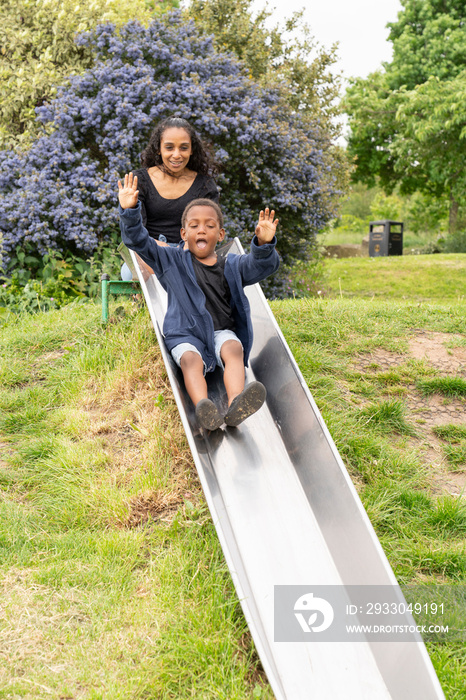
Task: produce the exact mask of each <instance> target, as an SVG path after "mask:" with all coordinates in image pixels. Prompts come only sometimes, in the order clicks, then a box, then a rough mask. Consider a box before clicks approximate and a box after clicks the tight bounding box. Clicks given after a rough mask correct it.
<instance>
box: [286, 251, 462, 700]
mask: <svg viewBox="0 0 466 700" xmlns="http://www.w3.org/2000/svg"><path fill="white" fill-rule="evenodd" d="M332 264H333V263H332ZM345 265H347V270H348V276H351V275H353V276H354V278H353V277H351V279H350V281H349V284H354V281H355V279H358V278H359V273H360V270H361V268H360V266H359V261H358V260H355V261H354V267H352V265H353V261H352V260H351V261H348V260H347V261H345ZM421 276H422V273H421ZM415 279H416V281H417V277H416V278H415ZM380 285H381V286H382V287H384V285H385V281H384V280H383V279H381V281H380ZM272 306H273V310H274V313H275V316H276V318H277V320H278V322H279V325H280V326H281V328H282V330H283V331H284V333H285V336H286V338H287V340H288V343H289V345H290V347H291V349H292V351H293V354H294V355H295V357H296V359H297V361H298V364H299V366H300V368H301V370H302V372H303V374H304V376H305V379H306V382H307V384H308V385H309V387H310V389H311V392H312V394H313V396H314V398H315V400H316V402H317V405H318V406H319V409H320V411H321V412H322V415H323V417H324V420H325V421H326V424H327V426H328V428H329V430H330V433H331V435H332V437H333V439H334V441H335V443H336V446H337V448H338V451H339V452H340V454H341V456H342V458H343V461H344V462H345V464H346V466H347V468H348V470H349V473H350V475H351V477H352V479H353V482H354V483H355V484H356V486H357V488H358V491H359V494H360V496H361V498H362V501H363V503H364V506H365V508H366V511H367V513H368V515H369V517H370V519H371V522H372V524H373V526H374V527H375V530H376V532H377V535H378V537H379V539H380V542H381V544H382V546H383V548H384V550H385V553H386V554H387V557H388V559H389V561H390V563H391V565H392V567H393V569H394V572H395V574H396V576H397V578H398V580H399V581H400V583H401V584H402V585H404V586H408V585H409V586H411V585H413V584H416V585H421V584H422V585H425V584H431V585H433V586H435V587H436V589H437V590H438V586H439V585H443V586H444V587H445V591H447V590H448V587H449V586H458V585H459V586H463V587H464V583H465V582H466V547H465V538H466V501H465V498H464V491H463V496H461V495H455V494H452V493H449V492H448V491H445V490H444V489H443V488H442V487H439V484H441V483H442V479H444V478H445V476H447V475H448V474H450V473H453V472H456V474H457V475H458V476H461V475H465V468H464V467H465V465H464V462H462V461H461V460H462V459H464V445H466V439H465V438H466V419H464V415H465V413H464V411H465V408H466V401H465V397H464V394H463V393H462V391H458V390H455V392H454V393H453V392H452V391H451V387H452V386H454V387H457V386H459V385H461V386H462V382H460V383H459V384H457V382H456V378H457V377H456V370H455V376H448V368H447V367H445V368H444V370H443V371H440V370H438V369H436V368H435V367H434V366H433V365H431V364H429V362H428V361H427V360H416V359H414V358H413V357H412V356H411V354H410V350H409V348H410V345H409V343H410V340H411V339H412V338H413V336H415V335H416V333H417V332H419V331H420V330H422V332H423V333H424V334H426V333H427V334H428V333H432V334H442V337H443V338H444V344H445V347H448V348H450V349H451V350H452V351H453V349H454V348H459V349H462V347H463V345H462V341H461V338H462V337H464V334H465V331H466V321H465V319H466V303H465V302H464V301H463V300H458V299H455V300H452V301H450V302H444V303H439V302H438V301H437V300H435V299H434V300H433V301H430V302H427V301H426V300H424V301H422V302H417V303H413V302H412V301H407V300H403V299H400V298H398V299H393V300H389V301H386V300H383V299H381V298H380V297H379V296H378V295H375V296H374V298H371V299H367V298H364V296H362V298H356V297H351V298H348V297H345V296H342V297H340V296H339V295H338V296H337V297H336V298H334V299H331V298H330V299H329V298H327V299H300V300H287V301H283V302H273V305H272ZM441 375H443V376H441ZM440 380H443V381H440ZM426 386H430V387H435V392H436V393H438V392H439V390H440V389H439V387H443V388H445V387H450V390H449V391H448V392H445V390H444V391H443V393H442V394H441V396H442V397H443V398H442V408H445V409H448V408H449V407H450V405H452V402H457V403H458V405H459V407H460V411H459V414H458V415H459V416H460V419H461V417H462V422H461V423H458V424H454V425H453V424H450V423H448V422H447V419H448V417H449V414H448V413H446V414H445V416H444V417H442V415H443V414H442V413H439V414H438V415H437V419H438V421H440V422H437V423H436V425H435V426H434V425H430V424H429V423H426V422H425V421H423V420H420V419H419V420H418V415H419V414H418V413H417V410H418V407H419V405H420V404H421V403H422V401H423V400H425V396H426V394H425V390H424V387H426ZM455 405H456V404H455ZM461 407H462V408H461ZM421 415H422V414H421ZM448 449H449V451H448ZM432 451H434V454H432ZM465 487H466V476H464V479H463V488H465ZM439 595H441V593H440V592H439ZM463 618H464V615H463ZM461 622H462V626H463V627H464V626H465V625H464V622H465V621H464V619H462V621H461ZM427 646H428V650H429V653H430V655H431V658H432V661H433V663H434V666H435V668H436V671H437V673H438V676H439V678H440V682H441V684H442V687H443V690H444V692H445V696H446V697H447V698H448V700H452V699H455V700H460V699H461V700H462V699H463V698H464V678H465V674H466V653H465V645H464V633H462V636H461V639H458V637H454V636H452V637H451V638H450V639H449V638H448V636H447V637H446V638H445V639H441V640H437V641H435V642H433V641H429V642H428V643H427Z"/></svg>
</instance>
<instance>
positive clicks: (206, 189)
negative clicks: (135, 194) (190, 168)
mask: <svg viewBox="0 0 466 700" xmlns="http://www.w3.org/2000/svg"><path fill="white" fill-rule="evenodd" d="M134 175H137V176H138V190H139V201H140V202H141V205H142V207H141V209H142V212H141V213H142V222H143V224H144V226H145V227H146V229H147V231H148V233H149V236H151V237H152V238H159V236H160V235H163V236H165V238H166V239H167V241H168V243H179V241H181V236H180V229H181V215H182V214H183V211H184V210H185V207H186V205H187V204H189V202H191V201H192V200H193V199H198V198H200V197H205V198H206V199H212V200H213V201H214V202H218V200H219V193H218V189H217V185H216V184H215V181H214V180H213V179H212V178H211V177H208V176H207V175H201V174H200V173H198V174H197V175H196V177H195V178H194V180H193V183H192V185H191V187H190V188H189V190H188V191H187V192H185V193H184V194H183V195H181V197H178V198H177V199H165V198H164V197H161V195H160V194H159V193H158V191H157V189H156V188H155V185H154V183H153V182H152V179H151V176H150V175H149V173H148V172H147V170H146V169H145V168H141V169H140V170H135V171H134Z"/></svg>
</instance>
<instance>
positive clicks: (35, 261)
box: [0, 242, 121, 320]
mask: <svg viewBox="0 0 466 700" xmlns="http://www.w3.org/2000/svg"><path fill="white" fill-rule="evenodd" d="M115 247H116V242H115ZM11 265H12V268H13V273H12V275H11V277H9V278H7V277H0V320H1V319H2V318H3V317H4V315H5V313H4V312H5V309H8V311H10V312H12V313H23V312H28V313H29V312H35V311H49V310H50V309H58V308H60V307H61V306H65V305H66V304H69V303H70V302H72V301H77V300H82V301H84V300H86V299H87V298H89V297H96V296H98V295H99V294H100V291H101V275H102V272H104V271H105V272H107V273H109V274H110V275H111V276H113V277H115V276H118V272H119V269H120V265H121V260H120V258H119V256H118V254H117V253H115V252H114V251H113V250H112V248H106V247H103V246H100V247H99V249H98V250H97V251H96V253H95V254H94V255H93V256H92V257H91V258H88V259H87V260H85V259H83V258H80V257H79V256H76V255H73V254H71V253H69V252H68V253H67V254H66V255H65V256H64V257H62V256H61V254H60V253H57V252H56V251H49V252H48V253H47V254H46V255H45V256H43V257H42V256H37V255H36V254H33V251H32V249H31V246H29V245H26V248H25V250H23V249H21V247H20V246H18V247H17V249H16V251H15V254H14V256H13V257H12V258H11Z"/></svg>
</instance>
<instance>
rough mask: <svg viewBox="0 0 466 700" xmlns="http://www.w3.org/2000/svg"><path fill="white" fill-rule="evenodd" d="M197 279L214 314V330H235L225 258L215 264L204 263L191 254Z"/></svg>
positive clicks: (208, 308)
mask: <svg viewBox="0 0 466 700" xmlns="http://www.w3.org/2000/svg"><path fill="white" fill-rule="evenodd" d="M191 258H192V261H193V267H194V272H195V273H196V280H197V283H198V285H199V286H200V288H201V289H202V291H203V292H204V295H205V300H206V301H205V306H206V309H207V311H208V312H209V313H210V315H211V316H212V320H213V322H214V330H215V331H221V330H231V331H234V330H235V322H234V319H233V314H232V311H231V306H230V300H231V292H230V287H229V286H228V282H227V280H226V278H225V271H224V269H225V259H226V258H223V259H221V260H217V262H216V263H215V264H214V265H203V263H201V262H199V261H198V260H196V258H195V257H194V255H192V256H191Z"/></svg>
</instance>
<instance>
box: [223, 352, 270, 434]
mask: <svg viewBox="0 0 466 700" xmlns="http://www.w3.org/2000/svg"><path fill="white" fill-rule="evenodd" d="M220 358H221V360H222V362H223V367H224V370H223V381H224V383H225V389H226V391H227V396H228V411H227V414H226V416H225V423H226V424H227V425H230V426H237V425H239V424H240V423H242V422H243V421H244V420H246V418H249V416H252V414H253V413H256V411H258V410H259V408H260V407H261V406H262V405H263V403H264V401H265V397H266V395H267V392H266V390H265V387H264V385H263V384H261V383H260V382H251V383H250V384H248V386H247V387H246V388H244V360H243V346H242V345H241V343H240V341H239V340H233V339H230V340H225V341H224V342H223V344H222V346H221V348H220Z"/></svg>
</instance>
